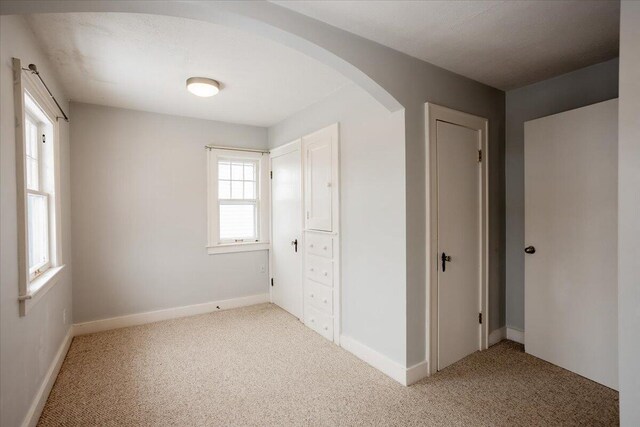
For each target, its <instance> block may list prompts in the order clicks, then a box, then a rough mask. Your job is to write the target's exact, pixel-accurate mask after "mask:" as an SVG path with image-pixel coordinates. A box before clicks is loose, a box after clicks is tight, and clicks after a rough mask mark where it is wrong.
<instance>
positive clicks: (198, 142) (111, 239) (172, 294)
mask: <svg viewBox="0 0 640 427" xmlns="http://www.w3.org/2000/svg"><path fill="white" fill-rule="evenodd" d="M71 114H72V116H73V120H72V122H71V146H72V155H71V176H72V184H71V191H72V194H73V200H72V216H71V219H72V223H73V234H74V240H73V259H74V263H75V265H76V266H77V268H76V269H75V270H74V277H73V279H74V287H73V306H74V322H76V323H77V322H85V321H89V320H96V319H104V318H110V317H114V316H120V315H125V314H132V313H141V312H146V311H152V310H158V309H163V308H171V307H180V306H185V305H191V304H198V303H205V302H210V301H218V300H222V299H228V298H235V297H242V296H249V295H255V294H264V293H267V292H268V277H269V276H268V258H267V251H256V252H246V253H236V254H219V255H207V252H206V244H207V209H206V197H207V193H206V155H205V153H206V151H205V149H204V146H205V145H206V144H216V145H225V146H238V147H253V148H266V147H267V130H266V129H265V128H259V127H253V126H243V125H233V124H227V123H221V122H214V121H207V120H198V119H189V118H183V117H175V116H167V115H161V114H155V113H145V112H139V111H132V110H124V109H118V108H110V107H101V106H96V105H89V104H80V103H72V104H71ZM263 266H264V267H265V269H266V270H265V271H264V272H261V271H260V269H261V267H263Z"/></svg>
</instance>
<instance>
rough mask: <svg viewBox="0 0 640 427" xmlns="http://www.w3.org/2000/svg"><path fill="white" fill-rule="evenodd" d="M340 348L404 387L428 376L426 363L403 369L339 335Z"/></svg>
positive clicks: (371, 350) (397, 364) (384, 357)
mask: <svg viewBox="0 0 640 427" xmlns="http://www.w3.org/2000/svg"><path fill="white" fill-rule="evenodd" d="M340 346H341V347H342V348H344V349H345V350H347V351H348V352H349V353H351V354H353V355H354V356H356V357H357V358H359V359H361V360H363V361H364V362H366V363H368V364H369V365H371V366H373V367H374V368H376V369H377V370H379V371H381V372H382V373H384V374H386V375H387V376H389V377H391V378H392V379H394V380H396V381H397V382H399V383H400V384H402V385H405V386H406V385H411V384H413V383H415V382H417V381H419V380H421V379H422V378H424V377H426V376H427V375H428V374H429V369H428V365H427V362H426V361H423V362H421V363H418V364H416V365H413V366H411V367H410V368H405V367H404V366H402V365H401V364H399V363H397V362H394V361H393V360H391V359H389V358H388V357H387V356H385V355H383V354H380V353H378V352H377V351H375V350H373V349H372V348H370V347H368V346H366V345H364V344H362V343H361V342H359V341H357V340H355V339H353V338H351V337H349V336H346V335H340Z"/></svg>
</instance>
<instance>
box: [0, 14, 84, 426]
mask: <svg viewBox="0 0 640 427" xmlns="http://www.w3.org/2000/svg"><path fill="white" fill-rule="evenodd" d="M0 43H1V44H0V121H1V122H2V126H1V130H0V143H1V146H0V162H1V168H0V191H1V193H0V194H1V198H2V203H1V206H2V207H1V211H0V236H1V239H0V240H1V242H2V246H1V247H0V250H1V252H0V253H1V256H0V361H2V363H1V364H0V425H2V426H3V427H14V426H19V425H21V424H22V422H23V421H24V418H25V416H26V415H27V411H28V410H29V407H30V406H31V404H32V402H33V400H34V398H35V397H36V393H37V392H38V389H39V388H40V385H41V384H42V382H43V380H44V379H45V374H46V372H47V370H48V369H49V367H50V365H51V363H52V362H53V359H54V357H55V355H56V353H57V351H58V349H59V348H60V345H61V344H62V342H63V340H64V337H65V336H66V334H67V333H68V331H69V328H70V320H71V315H72V312H71V309H72V307H71V235H70V230H71V227H70V222H69V212H70V195H69V126H68V125H67V124H66V123H65V122H64V121H61V122H60V141H59V143H60V172H61V176H60V178H61V182H60V184H61V185H60V189H61V194H60V198H61V208H62V256H63V260H64V262H65V264H66V267H65V269H64V270H63V272H62V273H61V274H62V276H61V277H60V279H59V280H58V282H57V283H56V285H55V286H53V288H52V289H51V290H49V291H48V292H47V293H46V294H45V295H44V296H43V297H42V299H40V300H39V301H38V303H37V304H36V305H35V306H34V307H33V309H32V310H30V311H29V313H28V314H27V315H26V316H25V317H19V315H18V247H17V245H18V243H17V242H18V232H17V212H16V169H15V165H16V157H15V132H14V129H15V128H14V126H13V123H14V121H15V114H14V109H13V77H12V65H11V58H12V57H17V58H20V59H21V60H22V63H23V64H29V63H35V64H37V66H38V69H39V70H40V71H41V72H42V74H43V76H45V79H46V81H47V84H48V85H49V87H50V88H51V89H52V91H53V93H54V94H55V95H56V97H57V98H58V99H59V100H60V101H62V106H63V108H64V109H65V110H66V111H67V112H68V111H69V108H68V105H67V103H66V102H64V100H65V99H66V97H65V96H64V93H63V92H62V90H61V86H60V85H59V84H58V81H57V79H56V75H55V72H54V70H53V69H52V68H51V66H50V64H49V62H48V61H47V59H46V57H45V55H43V53H42V52H41V51H40V49H39V47H38V45H37V43H36V40H35V37H34V36H33V34H32V33H31V31H30V30H29V29H28V27H27V25H26V23H25V22H24V20H23V19H22V17H19V16H2V17H1V18H0ZM23 66H26V65H23ZM64 310H67V323H66V324H65V323H63V320H62V319H63V314H62V313H63V311H64Z"/></svg>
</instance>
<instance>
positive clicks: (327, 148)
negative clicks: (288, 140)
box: [304, 129, 333, 231]
mask: <svg viewBox="0 0 640 427" xmlns="http://www.w3.org/2000/svg"><path fill="white" fill-rule="evenodd" d="M332 136H333V133H332V132H331V129H323V130H322V131H320V132H316V133H315V134H312V135H310V136H309V137H306V138H305V139H304V146H305V155H306V163H305V167H306V176H305V199H306V203H305V209H306V221H307V229H309V230H319V231H332V225H333V224H332V220H331V219H332V215H331V213H332V208H333V206H332V191H333V188H332V152H331V151H332V147H333V144H332Z"/></svg>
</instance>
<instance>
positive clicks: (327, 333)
mask: <svg viewBox="0 0 640 427" xmlns="http://www.w3.org/2000/svg"><path fill="white" fill-rule="evenodd" d="M304 311H305V314H304V323H305V324H306V325H307V326H308V327H310V328H311V329H313V330H314V331H316V332H317V333H319V334H320V335H322V336H323V337H325V338H326V339H328V340H329V341H333V317H332V316H329V315H328V314H324V313H322V312H320V311H319V310H316V309H315V308H313V307H305V310H304Z"/></svg>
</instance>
